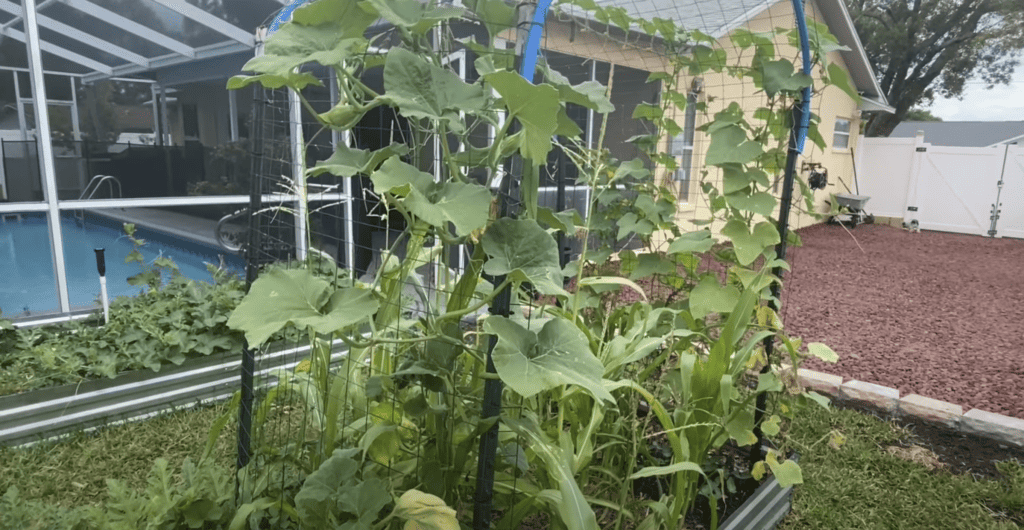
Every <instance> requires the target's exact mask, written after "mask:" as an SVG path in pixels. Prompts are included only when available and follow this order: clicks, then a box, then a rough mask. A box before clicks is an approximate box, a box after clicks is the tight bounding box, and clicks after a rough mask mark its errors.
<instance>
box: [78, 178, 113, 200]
mask: <svg viewBox="0 0 1024 530" xmlns="http://www.w3.org/2000/svg"><path fill="white" fill-rule="evenodd" d="M110 181H113V182H114V183H115V184H117V194H115V193H114V184H111V183H110ZM104 182H106V183H107V187H108V188H110V198H111V199H120V198H121V181H120V180H117V177H115V176H113V175H95V176H93V177H92V178H91V179H89V183H88V184H86V185H85V189H84V190H82V194H81V195H79V196H78V200H80V201H82V200H85V201H87V200H89V199H92V198H93V196H95V195H96V192H97V191H99V189H100V186H102V185H103V183H104ZM90 190H91V191H90Z"/></svg>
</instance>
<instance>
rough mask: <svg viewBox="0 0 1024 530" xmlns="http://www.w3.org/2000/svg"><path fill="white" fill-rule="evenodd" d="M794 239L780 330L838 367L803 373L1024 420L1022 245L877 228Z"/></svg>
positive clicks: (816, 229)
mask: <svg viewBox="0 0 1024 530" xmlns="http://www.w3.org/2000/svg"><path fill="white" fill-rule="evenodd" d="M799 234H800V236H801V237H802V238H803V242H804V246H803V247H801V248H795V249H790V253H789V256H788V258H789V261H790V264H791V265H792V269H793V270H792V273H788V274H787V275H786V278H785V284H784V288H783V297H782V300H783V322H784V323H785V326H786V328H787V331H788V332H789V333H790V334H791V335H793V336H797V337H802V338H803V339H804V340H805V342H806V341H813V342H824V343H826V344H828V345H829V346H831V347H832V348H833V349H834V350H835V351H836V352H837V353H839V356H840V358H841V360H840V361H839V363H838V364H836V365H830V364H827V363H822V362H819V361H817V360H814V361H809V362H808V363H807V364H806V365H805V367H806V368H810V369H813V370H818V371H823V372H827V373H832V374H836V375H842V376H844V377H847V378H855V379H859V380H862V381H867V382H871V383H878V384H882V385H885V386H889V387H893V388H898V389H899V391H900V394H901V395H907V394H912V393H913V394H921V395H923V396H926V397H930V398H935V399H941V400H944V401H949V402H951V403H955V404H959V405H962V406H963V407H964V410H965V411H966V410H968V409H969V408H978V409H983V410H987V411H991V412H997V413H1000V414H1005V415H1008V416H1014V417H1017V418H1024V240H1019V239H992V238H985V237H980V236H967V235H960V234H948V233H943V232H930V231H923V232H920V233H911V232H908V231H906V230H902V229H899V228H893V227H889V226H882V225H861V226H859V227H857V228H856V229H853V230H850V233H847V231H846V230H844V229H843V227H841V226H834V225H816V226H811V227H808V228H805V229H803V230H800V231H799ZM851 234H852V236H853V237H851ZM854 238H856V241H854ZM858 243H859V244H860V247H863V251H861V249H860V248H858Z"/></svg>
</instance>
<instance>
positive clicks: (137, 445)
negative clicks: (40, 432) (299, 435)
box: [0, 404, 235, 508]
mask: <svg viewBox="0 0 1024 530" xmlns="http://www.w3.org/2000/svg"><path fill="white" fill-rule="evenodd" d="M226 407H227V404H219V405H215V406H210V407H201V408H197V409H190V410H181V411H177V412H174V413H171V414H167V415H164V416H160V417H157V418H153V419H149V420H145V421H139V422H133V423H128V424H123V425H117V426H112V427H107V428H104V429H100V430H98V431H95V432H91V433H78V434H75V435H72V436H71V437H69V438H65V439H63V440H59V441H53V442H45V443H40V444H36V445H32V446H28V447H23V448H7V447H0V495H2V494H3V493H4V492H5V491H7V488H9V487H10V486H17V488H18V490H19V497H20V498H22V499H33V500H39V501H44V502H47V503H49V504H55V505H59V506H64V507H69V508H70V507H77V506H85V505H90V504H98V503H100V502H102V501H104V500H105V499H106V496H107V486H106V482H105V481H106V479H108V478H110V479H118V480H122V481H124V482H125V483H126V484H128V485H129V486H130V487H132V488H136V489H139V490H141V489H143V488H144V487H145V484H146V478H147V477H148V475H149V470H150V468H152V467H153V461H154V460H156V459H157V458H160V457H163V458H166V459H167V460H168V461H169V463H170V469H173V470H180V469H181V464H182V462H183V461H184V460H185V458H186V457H191V458H192V460H193V461H195V460H197V459H198V458H199V457H200V456H201V455H202V452H203V447H205V445H206V439H207V434H208V432H209V429H210V426H211V425H212V424H213V421H214V420H215V419H217V417H218V416H220V415H221V414H223V413H224V412H225V411H226V410H227V409H226ZM231 425H232V423H229V427H228V428H226V429H224V432H223V433H222V434H221V436H220V438H219V439H218V441H217V446H216V448H215V449H214V453H213V458H214V459H215V460H216V461H218V462H221V463H223V464H225V465H227V466H233V465H234V461H235V432H234V430H233V428H232V427H231Z"/></svg>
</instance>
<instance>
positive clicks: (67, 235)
mask: <svg viewBox="0 0 1024 530" xmlns="http://www.w3.org/2000/svg"><path fill="white" fill-rule="evenodd" d="M60 222H61V229H62V230H63V234H64V259H65V268H66V269H67V277H68V291H69V296H70V302H71V308H72V309H82V308H88V307H94V306H96V305H97V304H98V303H99V299H100V280H99V274H98V273H97V272H96V254H95V252H93V249H95V248H104V249H106V252H105V256H106V265H107V293H108V295H109V297H110V298H111V299H113V298H115V297H118V296H134V295H137V294H139V293H140V292H141V288H139V287H136V286H132V285H128V281H127V280H128V278H129V277H130V276H134V275H136V274H138V273H139V272H142V269H141V268H140V265H139V264H138V263H130V264H127V263H125V262H124V260H125V258H126V257H127V256H128V253H129V252H131V251H132V248H133V246H132V243H131V240H130V239H128V237H127V236H126V235H125V234H124V230H123V229H122V228H121V223H120V222H117V221H114V220H111V219H107V218H105V217H102V216H98V215H92V214H86V216H85V218H84V221H83V219H82V218H81V217H78V218H76V217H75V214H74V213H72V212H62V213H61V220H60ZM135 237H137V238H140V239H144V240H145V241H146V244H145V246H143V247H142V249H141V252H142V255H143V258H144V259H145V261H146V263H147V264H152V263H153V260H154V259H156V258H158V257H160V256H166V257H169V258H171V259H172V260H174V263H175V264H177V265H178V268H179V269H180V270H181V273H182V274H183V275H185V276H186V277H188V278H192V279H194V280H200V281H206V282H212V281H213V277H212V276H211V275H210V273H209V272H208V271H207V269H206V263H212V264H214V265H218V264H220V263H221V257H222V256H223V259H224V264H225V266H226V267H227V268H228V269H229V270H231V271H234V272H240V271H242V270H243V268H244V265H245V262H244V260H243V259H242V258H241V257H239V256H237V255H234V254H229V253H227V252H225V251H224V250H222V249H218V248H215V247H211V246H207V245H204V244H201V243H197V242H192V241H187V240H183V239H181V238H179V237H174V236H171V235H168V234H164V233H162V232H159V231H156V230H151V229H147V228H146V227H143V226H138V227H137V229H136V233H135ZM53 271H54V266H53V258H52V254H51V250H50V234H49V231H48V229H47V221H46V216H45V214H42V213H39V214H34V213H33V214H21V215H20V218H19V216H12V215H10V214H8V215H5V216H3V220H2V221H0V310H2V311H3V316H4V317H7V318H10V317H15V316H27V315H34V314H38V313H46V312H51V311H56V310H57V309H58V303H57V284H56V280H55V278H54V272H53Z"/></svg>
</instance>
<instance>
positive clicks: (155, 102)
mask: <svg viewBox="0 0 1024 530" xmlns="http://www.w3.org/2000/svg"><path fill="white" fill-rule="evenodd" d="M149 98H150V100H151V101H152V105H151V106H152V107H153V144H154V145H157V146H160V147H163V145H164V131H163V120H161V118H160V99H161V98H160V91H159V90H157V85H156V83H154V84H151V85H149Z"/></svg>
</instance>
